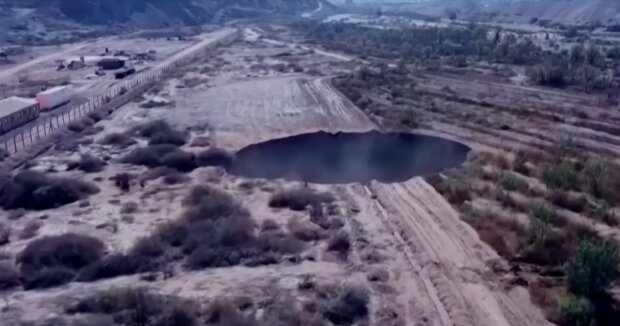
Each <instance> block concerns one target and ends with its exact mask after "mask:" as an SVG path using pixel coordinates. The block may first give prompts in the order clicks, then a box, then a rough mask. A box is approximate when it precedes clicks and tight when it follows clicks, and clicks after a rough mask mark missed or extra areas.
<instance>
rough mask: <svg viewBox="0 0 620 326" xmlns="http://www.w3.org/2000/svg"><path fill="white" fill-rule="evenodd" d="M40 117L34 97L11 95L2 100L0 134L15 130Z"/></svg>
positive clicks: (0, 103)
mask: <svg viewBox="0 0 620 326" xmlns="http://www.w3.org/2000/svg"><path fill="white" fill-rule="evenodd" d="M38 117H39V108H38V102H37V101H36V100H34V99H27V98H21V97H16V96H13V97H9V98H7V99H4V100H1V101H0V134H3V133H6V132H8V131H10V130H13V129H15V128H17V127H19V126H21V125H23V124H25V123H27V122H29V121H32V120H34V119H36V118H38Z"/></svg>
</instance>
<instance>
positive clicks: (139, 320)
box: [66, 288, 198, 326]
mask: <svg viewBox="0 0 620 326" xmlns="http://www.w3.org/2000/svg"><path fill="white" fill-rule="evenodd" d="M66 312H67V313H69V314H105V315H110V316H114V318H113V320H114V324H115V325H144V326H165V325H188V326H190V325H197V323H198V308H197V305H196V304H194V303H193V302H191V301H189V300H182V299H179V298H177V297H171V296H162V295H158V294H155V293H151V292H148V291H146V290H144V289H132V288H127V289H112V290H108V291H105V292H99V293H96V294H94V295H92V296H89V297H86V298H83V299H81V300H79V301H78V302H77V303H75V304H73V305H72V306H69V307H67V309H66Z"/></svg>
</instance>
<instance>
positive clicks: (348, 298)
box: [322, 284, 370, 325]
mask: <svg viewBox="0 0 620 326" xmlns="http://www.w3.org/2000/svg"><path fill="white" fill-rule="evenodd" d="M369 301H370V296H369V293H368V290H367V289H366V288H365V287H363V286H362V285H358V284H347V285H345V286H344V287H343V288H342V289H341V290H340V293H338V296H337V297H336V298H334V299H332V300H330V302H328V303H327V304H326V305H325V306H324V307H323V311H322V315H323V317H324V318H325V319H327V320H329V321H330V322H332V323H333V324H334V325H352V324H354V323H355V322H358V321H360V320H366V319H367V318H368V303H369Z"/></svg>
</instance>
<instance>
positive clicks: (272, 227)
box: [260, 219, 280, 232]
mask: <svg viewBox="0 0 620 326" xmlns="http://www.w3.org/2000/svg"><path fill="white" fill-rule="evenodd" d="M279 229H280V225H278V223H277V222H276V221H274V220H272V219H266V220H264V221H263V223H262V224H261V225H260V230H261V231H263V232H264V231H276V230H279Z"/></svg>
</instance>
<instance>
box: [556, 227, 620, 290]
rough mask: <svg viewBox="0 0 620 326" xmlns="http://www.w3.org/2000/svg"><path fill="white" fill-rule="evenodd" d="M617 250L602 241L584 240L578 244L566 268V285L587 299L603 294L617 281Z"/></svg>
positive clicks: (619, 261) (619, 260) (612, 245)
mask: <svg viewBox="0 0 620 326" xmlns="http://www.w3.org/2000/svg"><path fill="white" fill-rule="evenodd" d="M619 263H620V258H619V256H618V248H617V247H616V246H615V245H614V244H612V243H610V242H605V241H602V240H592V239H585V240H582V241H581V242H580V243H579V246H578V247H577V251H576V253H575V257H574V258H573V259H572V260H571V262H570V264H569V266H568V276H567V285H568V288H569V290H570V291H571V292H572V293H573V294H575V295H578V296H584V297H588V298H593V297H596V296H597V295H600V294H602V293H604V292H605V291H606V290H607V289H608V286H609V284H611V283H612V282H614V281H615V280H617V279H618V276H619V274H618V264H619Z"/></svg>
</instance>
